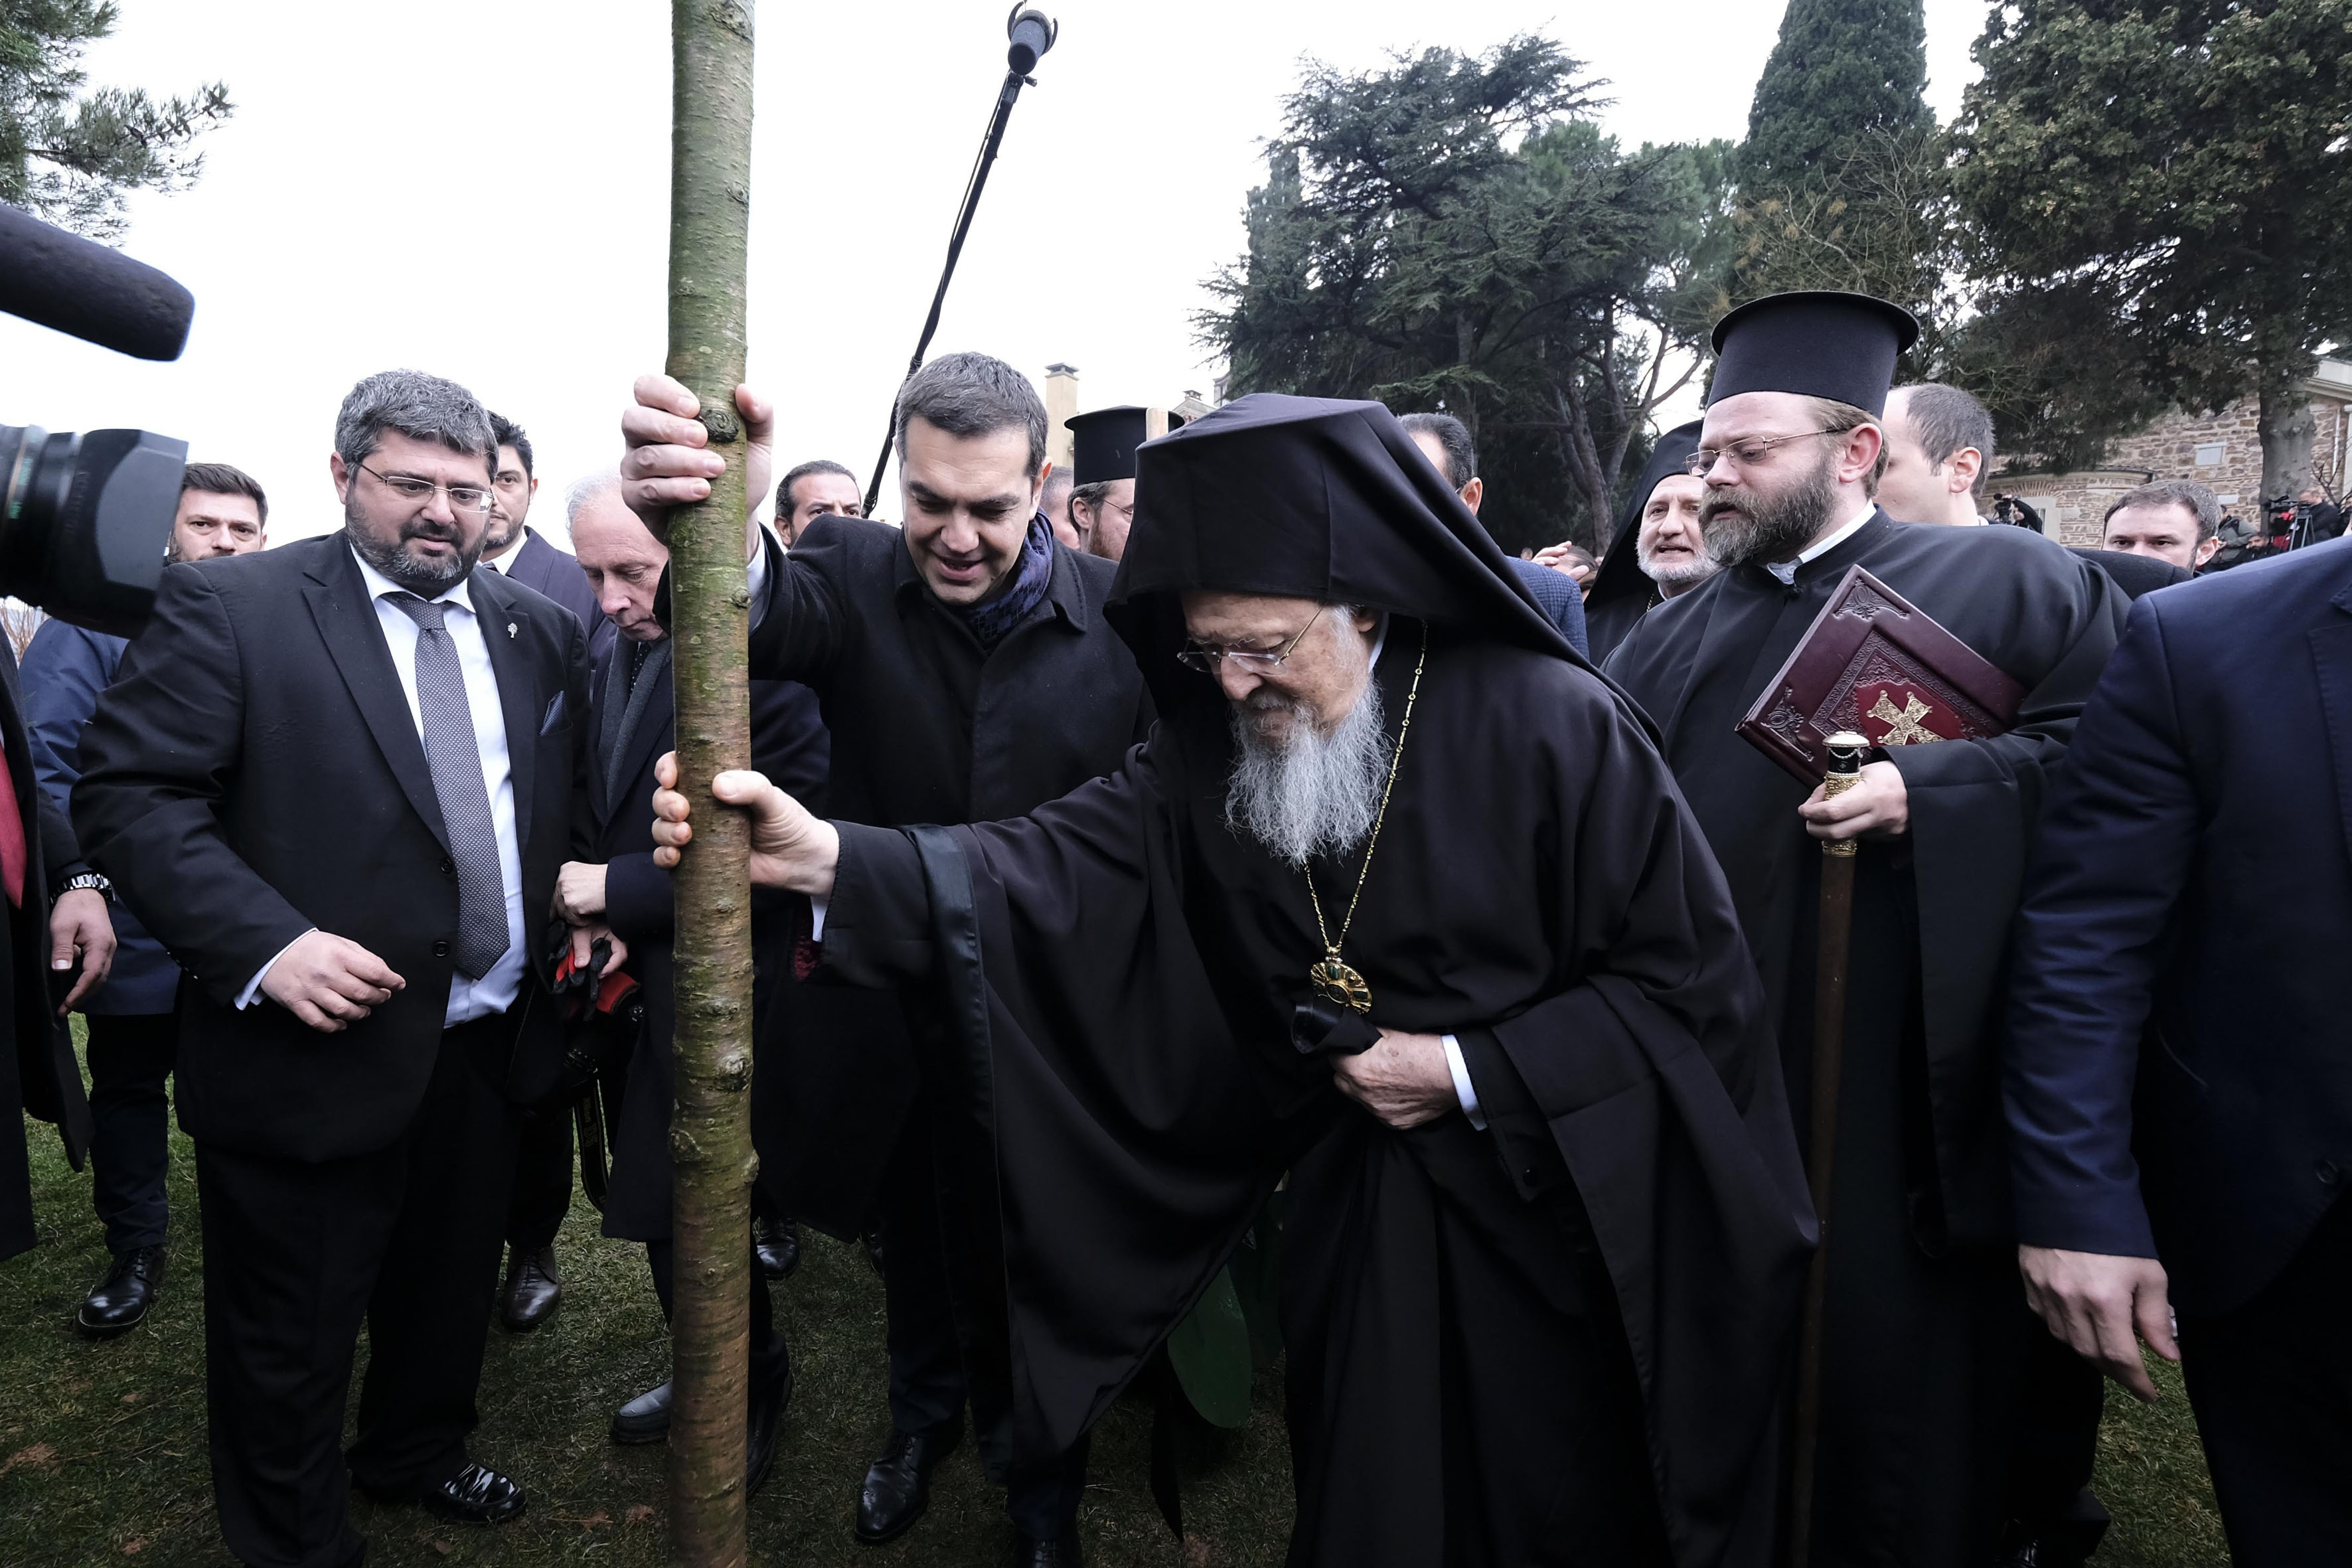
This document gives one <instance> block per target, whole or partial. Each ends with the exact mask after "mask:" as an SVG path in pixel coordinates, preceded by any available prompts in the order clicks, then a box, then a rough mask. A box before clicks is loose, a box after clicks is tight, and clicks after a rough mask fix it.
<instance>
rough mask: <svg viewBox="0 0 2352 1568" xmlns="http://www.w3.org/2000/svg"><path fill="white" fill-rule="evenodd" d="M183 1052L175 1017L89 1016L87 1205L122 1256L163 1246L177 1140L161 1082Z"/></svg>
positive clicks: (108, 1245)
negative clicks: (166, 1185)
mask: <svg viewBox="0 0 2352 1568" xmlns="http://www.w3.org/2000/svg"><path fill="white" fill-rule="evenodd" d="M179 1047H180V1021H179V1018H178V1016H176V1015H174V1014H171V1013H93V1014H91V1015H89V1169H90V1187H89V1197H90V1206H91V1207H92V1208H94V1209H96V1210H97V1211H98V1218H99V1223H100V1224H101V1225H103V1226H106V1249H107V1250H108V1251H109V1252H110V1253H112V1254H114V1256H116V1257H117V1258H120V1257H121V1256H122V1255H123V1254H124V1253H126V1252H129V1251H130V1250H131V1249H132V1248H133V1247H161V1246H163V1237H164V1233H165V1231H166V1230H167V1229H168V1226H167V1224H166V1221H167V1218H168V1210H167V1207H166V1205H165V1203H164V1199H163V1178H164V1175H165V1173H166V1172H167V1171H168V1170H169V1169H170V1167H171V1139H172V1111H171V1101H170V1099H169V1097H168V1096H166V1095H165V1094H164V1092H163V1080H164V1079H168V1078H170V1077H171V1076H172V1063H173V1059H174V1058H176V1057H177V1056H178V1055H179Z"/></svg>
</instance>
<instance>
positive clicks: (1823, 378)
mask: <svg viewBox="0 0 2352 1568" xmlns="http://www.w3.org/2000/svg"><path fill="white" fill-rule="evenodd" d="M1918 341H1919V323H1918V322H1917V321H1915V320H1913V319H1912V316H1911V312H1910V311H1908V310H1905V309H1904V308H1903V307H1902V306H1900V305H1891V304H1889V303H1887V302H1886V301H1885V300H1878V299H1874V298H1872V297H1871V296H1870V295H1868V294H1843V293H1839V292H1836V291H1834V290H1831V289H1808V290H1804V291H1801V292H1799V293H1793V294H1768V295H1766V296H1765V297H1764V298H1763V299H1761V300H1749V301H1748V303H1746V304H1745V305H1742V306H1740V307H1739V309H1738V310H1734V311H1732V312H1731V313H1730V314H1729V315H1727V316H1726V317H1724V318H1723V320H1721V321H1717V323H1716V324H1715V380H1714V383H1713V384H1711V385H1710V386H1709V388H1708V389H1707V395H1706V397H1707V401H1708V402H1709V403H1710V404H1714V403H1720V402H1722V401H1723V400H1724V399H1725V398H1727V397H1736V396H1738V395H1739V394H1741V393H1743V392H1794V393H1799V394H1801V395H1804V396H1807V397H1827V398H1830V399H1832V400H1833V401H1835V402H1838V403H1846V404H1851V405H1853V406H1854V407H1856V408H1859V409H1862V410H1864V412H1866V413H1869V414H1872V415H1879V414H1884V413H1885V412H1886V389H1887V387H1888V386H1889V385H1891V384H1893V382H1894V380H1895V359H1896V357H1897V356H1898V355H1900V354H1901V353H1903V351H1904V350H1905V349H1907V348H1909V347H1910V346H1911V345H1912V344H1913V343H1916V342H1918Z"/></svg>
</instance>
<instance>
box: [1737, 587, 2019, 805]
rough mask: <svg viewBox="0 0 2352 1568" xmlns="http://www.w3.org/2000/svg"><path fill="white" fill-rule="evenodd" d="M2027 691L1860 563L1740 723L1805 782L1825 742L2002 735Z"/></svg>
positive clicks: (1894, 742) (1815, 776)
mask: <svg viewBox="0 0 2352 1568" xmlns="http://www.w3.org/2000/svg"><path fill="white" fill-rule="evenodd" d="M2023 700H2025V689H2024V688H2023V687H2021V686H2020V685H2018V683H2017V682H2016V681H2014V680H2011V679H2010V678H2009V677H2008V676H2007V675H2004V674H2003V673H2001V671H2000V670H1999V669H1996V668H1993V666H1992V665H1990V664H1989V663H1987V662H1986V661H1985V659H1984V658H1982V657H1981V656H1980V655H1979V654H1978V652H1977V651H1976V650H1975V649H1974V648H1972V647H1969V645H1968V644H1966V643H1964V642H1962V641H1961V640H1960V639H1959V638H1958V637H1954V636H1953V635H1952V634H1951V633H1949V632H1948V631H1946V630H1945V629H1944V628H1943V627H1941V626H1937V624H1936V623H1935V621H1934V620H1933V619H1932V618H1931V617H1929V616H1927V615H1926V614H1925V613H1924V612H1922V611H1921V610H1919V609H1918V608H1917V607H1916V606H1915V605H1912V604H1911V603H1910V602H1909V601H1908V600H1906V599H1905V598H1904V597H1903V595H1900V594H1898V593H1896V592H1895V590H1894V589H1892V588H1890V587H1888V586H1887V585H1886V584H1884V583H1882V582H1880V581H1879V580H1878V579H1877V578H1875V577H1874V576H1872V575H1871V574H1869V573H1867V572H1865V571H1864V570H1863V569H1862V568H1861V567H1859V566H1857V567H1855V568H1854V569H1853V571H1851V572H1848V573H1847V574H1845V581H1843V582H1842V583H1840V584H1838V585H1837V591H1836V592H1834V593H1832V595H1830V602H1829V603H1828V604H1827V605H1823V606H1822V613H1821V614H1820V615H1819V616H1815V617H1814V619H1813V624H1812V625H1811V626H1808V627H1806V628H1805V635H1804V637H1802V638H1801V639H1800V640H1799V642H1798V644H1797V651H1796V652H1794V653H1792V654H1790V656H1789V662H1788V663H1786V664H1784V665H1782V666H1781V667H1780V674H1778V675H1776V676H1774V677H1773V678H1772V684H1771V685H1769V686H1768V687H1766V688H1765V689H1764V694H1763V695H1762V696H1760V697H1759V698H1758V699H1757V700H1756V705H1755V706H1754V707H1752V708H1750V709H1749V710H1748V717H1747V718H1745V719H1743V720H1741V721H1739V732H1740V734H1742V735H1743V736H1745V737H1747V739H1748V743H1749V744H1750V745H1753V746H1754V747H1756V748H1757V750H1759V751H1760V752H1763V753H1764V754H1765V755H1766V756H1768V757H1769V758H1771V759H1772V760H1773V761H1774V762H1776V763H1780V765H1781V766H1782V767H1784V768H1786V769H1788V770H1789V771H1790V773H1794V774H1796V775H1797V777H1798V778H1800V779H1801V780H1803V781H1804V782H1805V783H1807V784H1819V783H1820V782H1821V780H1822V774H1823V773H1826V772H1827V771H1828V768H1829V752H1828V749H1827V747H1826V746H1825V745H1824V744H1823V742H1824V741H1825V740H1826V739H1827V738H1828V737H1829V736H1831V735H1833V734H1835V733H1837V731H1840V730H1852V731H1855V732H1856V733H1857V734H1860V735H1861V736H1863V737H1864V739H1866V740H1867V741H1869V742H1870V743H1871V744H1872V745H1874V746H1916V745H1924V744H1926V743H1927V742H1931V741H1974V740H1983V739H1987V738H1989V737H1990V736H1994V735H2001V734H2006V733H2008V731H2009V729H2010V726H2011V725H2012V724H2014V723H2015V722H2016V721H2017V705H2018V704H2019V703H2020V702H2021V701H2023Z"/></svg>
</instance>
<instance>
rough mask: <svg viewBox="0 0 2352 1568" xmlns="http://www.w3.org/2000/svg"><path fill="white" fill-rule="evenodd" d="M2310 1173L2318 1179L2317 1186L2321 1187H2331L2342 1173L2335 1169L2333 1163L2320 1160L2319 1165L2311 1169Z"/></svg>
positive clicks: (2334, 1163)
mask: <svg viewBox="0 0 2352 1568" xmlns="http://www.w3.org/2000/svg"><path fill="white" fill-rule="evenodd" d="M2311 1173H2312V1174H2313V1175H2315V1176H2317V1177H2318V1178H2319V1184H2320V1185H2321V1186H2323V1187H2332V1186H2334V1185H2335V1184H2336V1181H2337V1179H2338V1178H2339V1177H2341V1176H2342V1175H2343V1172H2341V1171H2339V1170H2337V1169H2336V1162H2335V1161H2333V1160H2322V1161H2321V1162H2319V1163H2317V1164H2316V1165H2314V1166H2313V1167H2312V1168H2311Z"/></svg>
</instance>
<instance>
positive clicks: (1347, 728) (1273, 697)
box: [1225, 659, 1391, 866]
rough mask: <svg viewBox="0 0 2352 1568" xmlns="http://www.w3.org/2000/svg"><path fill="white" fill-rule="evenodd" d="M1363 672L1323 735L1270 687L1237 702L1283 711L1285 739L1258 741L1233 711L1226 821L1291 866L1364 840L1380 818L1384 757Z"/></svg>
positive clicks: (1370, 683) (1386, 750) (1377, 698)
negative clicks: (1352, 701) (1359, 685)
mask: <svg viewBox="0 0 2352 1568" xmlns="http://www.w3.org/2000/svg"><path fill="white" fill-rule="evenodd" d="M1367 662H1368V663H1369V659H1368V660H1367ZM1369 673H1370V672H1369V670H1368V671H1367V676H1368V679H1366V680H1365V682H1364V694H1363V695H1362V696H1361V697H1360V698H1358V699H1357V700H1356V705H1355V707H1354V708H1352V709H1350V710H1349V712H1348V716H1347V717H1346V718H1344V719H1342V720H1340V721H1339V723H1338V724H1337V725H1336V726H1335V727H1333V729H1332V730H1331V731H1329V732H1328V734H1327V733H1325V732H1324V731H1321V730H1320V729H1318V728H1317V726H1316V724H1315V721H1314V718H1313V716H1312V715H1311V714H1310V713H1308V712H1307V710H1306V709H1305V708H1303V707H1300V706H1297V705H1296V704H1294V703H1292V701H1291V700H1290V699H1288V698H1287V697H1285V696H1283V695H1281V694H1280V693H1278V692H1276V691H1275V690H1273V689H1271V688H1269V687H1260V688H1259V689H1257V690H1256V691H1255V692H1253V693H1251V694H1250V698H1249V700H1248V702H1247V703H1246V704H1244V706H1245V707H1249V708H1251V709H1253V710H1255V711H1258V712H1264V711H1267V710H1272V709H1278V708H1288V709H1289V710H1290V716H1291V717H1290V734H1289V737H1288V739H1287V740H1286V741H1284V742H1273V741H1269V740H1267V739H1265V737H1264V736H1262V735H1260V734H1259V733H1258V732H1257V730H1256V729H1255V726H1253V725H1251V724H1250V723H1249V722H1247V715H1246V714H1245V713H1244V711H1243V710H1242V709H1241V708H1236V709H1234V714H1233V721H1234V771H1233V776H1232V778H1231V780H1230V781H1229V782H1228V784H1227V785H1226V788H1225V825H1226V826H1229V827H1231V828H1233V829H1234V830H1235V831H1236V832H1246V833H1248V834H1249V835H1250V837H1253V838H1255V839H1256V840H1257V841H1258V842H1259V843H1260V844H1263V845H1265V847H1266V848H1267V849H1268V850H1269V851H1271V852H1272V853H1273V854H1274V856H1275V857H1276V858H1277V859H1282V860H1286V861H1288V862H1289V863H1290V864H1292V865H1294V866H1304V865H1306V864H1307V861H1308V860H1309V859H1310V858H1313V857H1315V856H1316V855H1318V854H1334V855H1336V854H1339V853H1342V852H1343V851H1346V850H1348V849H1351V848H1353V847H1355V846H1356V845H1358V844H1360V843H1362V842H1363V840H1364V837H1365V836H1366V835H1367V834H1369V833H1370V832H1371V830H1372V824H1373V822H1374V821H1375V820H1376V819H1377V818H1378V817H1379V816H1380V810H1381V794H1382V792H1383V791H1384V790H1386V788H1387V787H1388V777H1389V761H1390V756H1391V748H1390V745H1389V737H1388V731H1386V730H1384V729H1383V728H1382V727H1381V688H1380V683H1379V682H1378V681H1376V680H1372V679H1369Z"/></svg>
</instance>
